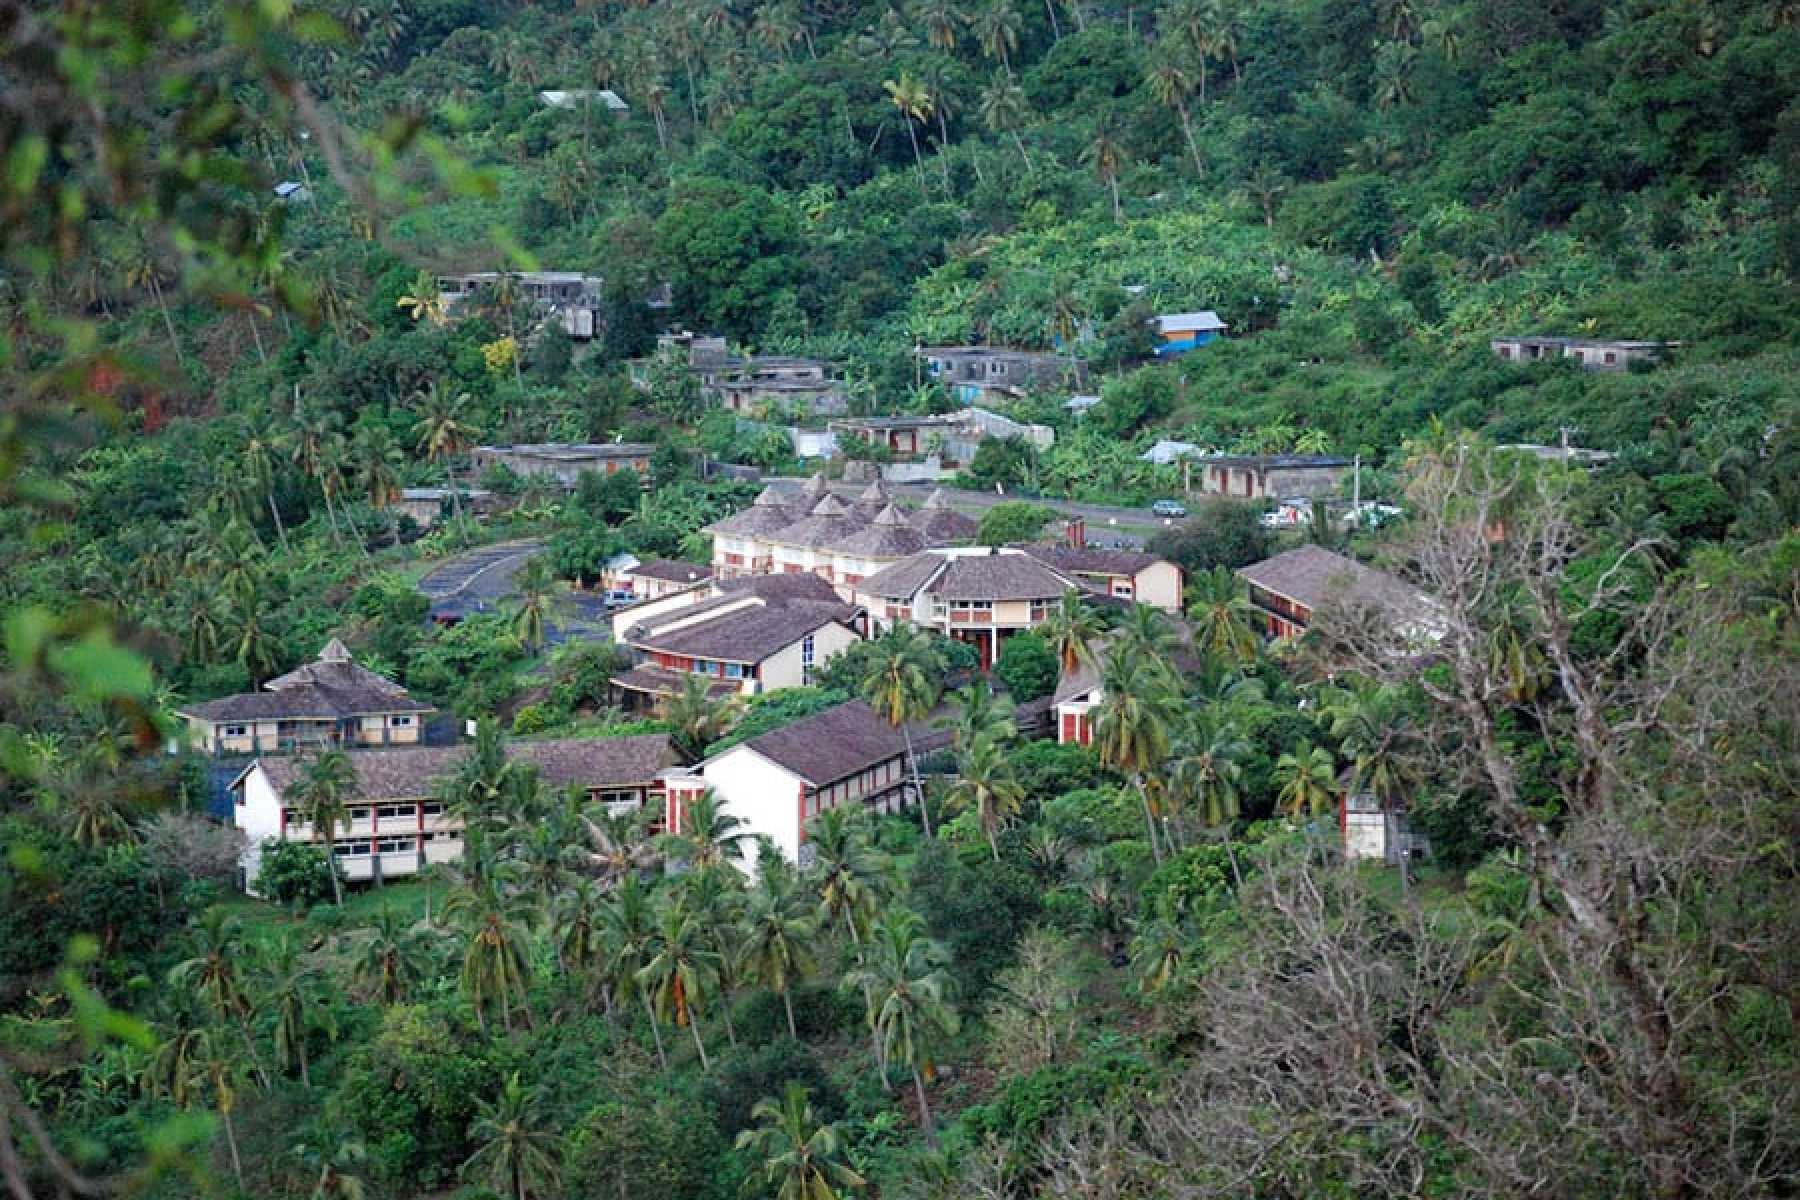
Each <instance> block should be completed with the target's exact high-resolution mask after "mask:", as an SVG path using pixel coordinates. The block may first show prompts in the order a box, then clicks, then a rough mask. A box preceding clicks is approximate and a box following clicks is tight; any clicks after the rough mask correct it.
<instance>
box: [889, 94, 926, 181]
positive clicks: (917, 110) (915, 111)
mask: <svg viewBox="0 0 1800 1200" xmlns="http://www.w3.org/2000/svg"><path fill="white" fill-rule="evenodd" d="M881 86H882V89H883V90H885V91H886V92H887V94H888V100H889V101H891V102H892V103H893V106H894V107H895V108H896V109H898V110H899V112H900V118H901V120H903V121H905V122H906V136H907V137H908V138H910V139H911V140H912V152H913V166H914V167H915V168H917V170H918V172H919V193H920V194H921V195H924V194H926V188H925V158H924V156H923V155H922V154H920V153H919V126H920V125H923V124H924V123H925V122H926V121H929V120H930V119H931V93H930V92H928V91H926V90H925V85H924V84H923V83H920V82H919V81H918V80H917V79H915V78H913V76H912V75H911V74H910V73H908V72H906V71H902V72H900V78H899V80H898V81H895V80H892V79H884V80H882V83H881Z"/></svg>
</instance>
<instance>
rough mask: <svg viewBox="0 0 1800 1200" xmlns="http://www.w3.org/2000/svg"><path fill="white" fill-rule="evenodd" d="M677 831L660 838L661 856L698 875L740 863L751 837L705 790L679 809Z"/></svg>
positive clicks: (708, 791) (741, 821)
mask: <svg viewBox="0 0 1800 1200" xmlns="http://www.w3.org/2000/svg"><path fill="white" fill-rule="evenodd" d="M681 808H682V811H681V814H680V817H681V820H680V825H679V827H678V828H676V829H674V830H671V831H670V832H669V833H666V834H664V835H663V838H662V845H663V850H664V853H665V854H667V855H668V857H670V858H672V859H675V860H676V861H678V862H685V863H687V864H688V866H689V867H691V868H693V869H694V870H697V871H705V870H710V869H712V868H714V867H722V866H726V865H730V864H736V863H739V862H742V861H743V859H744V854H745V843H747V842H748V841H750V840H751V838H752V836H753V835H752V834H751V833H750V831H749V830H748V829H747V828H745V826H744V822H743V820H742V819H740V818H738V817H735V816H733V815H732V814H731V813H729V812H727V811H725V806H724V805H723V804H722V803H721V802H720V800H719V797H718V794H717V793H715V792H714V791H713V790H712V789H711V788H707V789H706V790H705V791H703V792H701V793H700V794H699V795H697V796H695V797H694V798H693V799H692V800H691V801H686V802H684V803H683V804H682V806H681Z"/></svg>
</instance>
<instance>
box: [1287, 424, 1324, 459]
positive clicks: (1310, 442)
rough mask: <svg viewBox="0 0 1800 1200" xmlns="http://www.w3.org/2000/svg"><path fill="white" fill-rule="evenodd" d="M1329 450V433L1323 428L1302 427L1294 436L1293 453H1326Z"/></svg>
mask: <svg viewBox="0 0 1800 1200" xmlns="http://www.w3.org/2000/svg"><path fill="white" fill-rule="evenodd" d="M1330 451H1331V435H1330V434H1328V433H1326V432H1325V431H1324V430H1323V429H1303V430H1301V431H1300V432H1299V433H1298V434H1296V435H1295V437H1294V453H1295V454H1327V453H1330Z"/></svg>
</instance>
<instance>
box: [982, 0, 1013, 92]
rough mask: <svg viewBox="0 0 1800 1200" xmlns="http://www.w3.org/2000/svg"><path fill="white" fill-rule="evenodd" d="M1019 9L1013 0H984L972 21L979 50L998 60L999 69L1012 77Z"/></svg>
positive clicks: (1008, 76) (1009, 77)
mask: <svg viewBox="0 0 1800 1200" xmlns="http://www.w3.org/2000/svg"><path fill="white" fill-rule="evenodd" d="M1021 24H1022V22H1021V20H1020V18H1019V10H1018V7H1017V6H1016V5H1014V4H1013V0H986V3H984V4H983V5H982V6H981V10H980V11H979V12H977V13H976V14H975V19H974V21H973V22H972V25H973V28H974V31H975V39H976V40H977V41H978V42H980V43H981V52H982V53H983V54H985V55H987V56H988V57H989V58H997V59H999V60H1000V69H1001V70H1002V71H1004V72H1005V73H1006V77H1007V78H1008V79H1011V78H1012V73H1013V70H1012V56H1013V53H1014V52H1015V51H1017V50H1018V48H1019V27H1020V25H1021Z"/></svg>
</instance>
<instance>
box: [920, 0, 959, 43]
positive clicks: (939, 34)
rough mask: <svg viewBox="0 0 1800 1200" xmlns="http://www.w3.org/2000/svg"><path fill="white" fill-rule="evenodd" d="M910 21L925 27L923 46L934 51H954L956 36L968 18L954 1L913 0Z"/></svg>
mask: <svg viewBox="0 0 1800 1200" xmlns="http://www.w3.org/2000/svg"><path fill="white" fill-rule="evenodd" d="M911 8H912V12H911V15H912V19H913V20H915V21H917V22H918V23H919V24H921V25H923V26H924V27H925V44H926V45H928V46H930V47H931V48H932V49H934V50H946V51H953V50H955V49H956V35H957V34H958V33H959V32H960V31H961V30H962V27H963V26H964V25H965V24H967V22H968V17H967V16H966V15H965V14H964V13H963V11H962V10H961V9H959V8H957V6H956V4H955V2H954V0H913V3H912V6H911Z"/></svg>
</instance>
